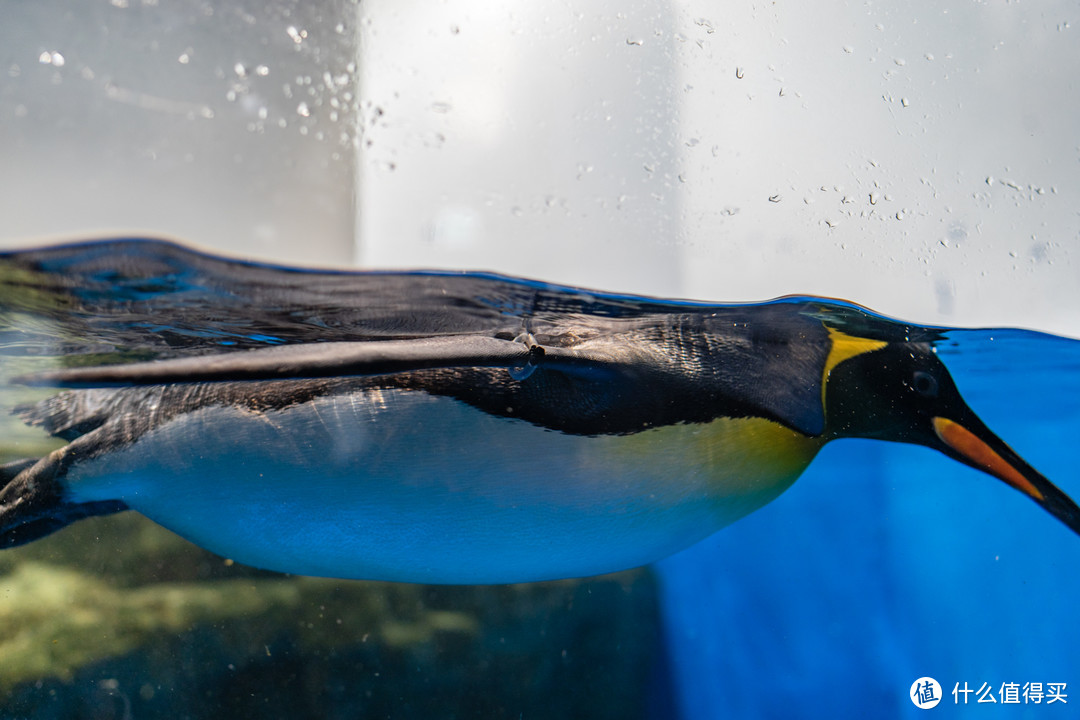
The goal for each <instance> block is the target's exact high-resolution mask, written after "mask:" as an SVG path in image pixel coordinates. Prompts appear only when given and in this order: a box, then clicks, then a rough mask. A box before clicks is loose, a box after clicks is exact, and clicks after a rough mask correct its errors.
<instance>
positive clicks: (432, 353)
mask: <svg viewBox="0 0 1080 720" xmlns="http://www.w3.org/2000/svg"><path fill="white" fill-rule="evenodd" d="M542 354H543V350H542V349H540V346H538V345H536V344H527V343H524V342H519V341H514V340H503V339H499V338H495V337H490V336H483V335H449V336H435V337H427V338H416V339H410V340H382V341H367V342H326V343H304V344H299V345H282V346H275V347H269V348H259V349H255V350H246V351H237V352H229V353H222V354H218V355H210V356H206V355H203V356H194V357H181V358H174V359H170V360H152V361H150V362H138V363H130V364H120V365H101V366H93V367H80V368H65V369H61V370H50V371H46V372H41V373H35V374H32V375H24V376H21V377H17V378H15V379H14V382H16V383H20V384H24V385H33V386H44V387H69V388H80V387H81V388H89V387H126V386H136V385H164V384H173V383H196V382H198V383H207V382H233V381H250V380H286V379H288V380H301V379H315V378H327V377H350V376H364V375H389V374H395V373H401V372H408V371H413V370H424V369H431V368H448V367H516V366H519V365H520V366H522V367H524V366H525V365H527V363H528V362H529V360H530V358H532V357H536V356H538V355H542Z"/></svg>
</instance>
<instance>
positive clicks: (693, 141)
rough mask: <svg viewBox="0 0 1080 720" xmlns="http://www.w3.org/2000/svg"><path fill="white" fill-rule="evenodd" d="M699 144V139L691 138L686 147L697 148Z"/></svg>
mask: <svg viewBox="0 0 1080 720" xmlns="http://www.w3.org/2000/svg"><path fill="white" fill-rule="evenodd" d="M698 142H699V140H698V139H697V138H690V139H689V140H687V141H686V147H697V144H698Z"/></svg>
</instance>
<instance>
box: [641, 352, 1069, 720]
mask: <svg viewBox="0 0 1080 720" xmlns="http://www.w3.org/2000/svg"><path fill="white" fill-rule="evenodd" d="M950 339H951V340H954V341H955V343H956V345H955V346H954V345H952V344H949V343H945V344H942V345H941V346H940V347H939V352H940V353H941V356H942V358H943V360H944V361H945V363H946V364H947V365H948V366H949V368H950V370H951V371H952V374H953V377H954V378H955V379H956V382H957V385H958V386H959V388H960V390H961V392H962V393H963V394H964V396H965V397H966V398H967V400H968V402H969V404H970V405H971V406H972V408H974V410H975V411H976V412H977V413H979V414H980V415H981V416H982V418H983V420H984V421H986V423H987V424H988V425H989V426H990V427H991V428H992V429H994V430H995V431H996V432H997V433H998V435H999V436H1001V437H1003V438H1004V439H1005V441H1006V442H1008V443H1009V444H1010V445H1012V446H1013V448H1014V449H1016V450H1018V451H1019V453H1020V454H1021V455H1022V456H1023V457H1024V458H1026V459H1027V460H1028V461H1029V462H1031V463H1032V464H1033V465H1034V466H1035V467H1036V468H1038V469H1039V470H1041V471H1042V472H1043V473H1044V474H1045V475H1046V476H1047V477H1049V478H1050V479H1051V480H1052V481H1053V482H1055V483H1056V484H1057V485H1058V486H1059V487H1061V488H1062V489H1063V490H1064V491H1065V492H1066V493H1069V494H1071V495H1072V496H1073V497H1076V496H1077V495H1080V473H1078V472H1077V467H1078V464H1080V444H1078V442H1077V440H1078V439H1080V342H1076V341H1069V340H1062V339H1060V338H1053V337H1049V336H1046V335H1039V334H1035V333H1026V332H1018V331H1004V332H1002V331H970V332H953V333H951V334H950ZM657 569H658V572H659V573H660V576H661V581H662V582H661V587H662V593H663V613H664V622H665V632H666V642H667V647H668V650H669V653H670V658H671V663H672V666H673V667H672V671H673V673H672V677H673V678H675V680H674V684H675V687H676V691H675V692H676V696H677V702H678V703H679V706H680V710H681V713H682V717H685V718H720V717H759V718H790V717H843V716H863V717H913V718H914V717H923V715H922V713H924V712H927V711H925V710H922V709H920V708H917V707H916V706H915V705H914V704H913V703H912V702H911V701H910V700H909V699H908V697H907V694H908V691H909V689H910V686H911V684H912V683H913V682H914V681H915V680H916V679H917V678H920V677H923V676H929V677H932V678H934V679H936V680H937V681H938V682H939V683H940V685H941V686H942V690H943V694H944V699H943V700H942V701H941V703H940V704H939V705H938V706H937V707H936V708H934V709H933V711H932V712H933V713H934V715H933V716H934V717H963V718H967V717H971V718H991V717H1008V718H1019V717H1031V718H1044V717H1066V716H1072V714H1073V713H1074V712H1075V710H1074V709H1073V708H1075V707H1076V705H1077V704H1080V651H1078V648H1080V616H1078V613H1077V599H1078V598H1080V577H1078V573H1077V570H1078V569H1080V538H1078V537H1076V536H1075V535H1074V534H1073V533H1072V532H1071V531H1069V530H1068V529H1067V528H1065V527H1064V526H1063V525H1061V523H1059V522H1057V521H1056V520H1054V519H1053V518H1051V517H1049V516H1048V515H1047V514H1046V513H1045V512H1043V510H1042V509H1040V508H1039V507H1037V506H1036V505H1035V504H1034V503H1032V502H1030V501H1029V500H1028V499H1027V498H1025V497H1023V496H1022V495H1021V494H1020V493H1017V492H1016V491H1014V490H1012V489H1011V488H1008V487H1006V486H1005V484H1003V483H1000V482H998V481H996V480H994V479H992V478H989V477H987V476H985V475H982V474H981V473H978V472H976V471H974V470H971V469H968V468H966V467H963V466H961V465H959V464H957V463H955V462H952V461H950V460H948V459H946V458H945V457H944V456H941V455H939V454H937V453H935V452H933V451H930V450H926V449H924V448H920V447H909V446H902V445H895V444H886V443H877V442H870V441H861V440H843V441H838V442H835V443H832V444H831V445H830V446H828V447H827V448H826V449H825V451H823V452H822V454H821V455H820V456H819V457H818V459H817V460H816V461H815V462H814V464H813V465H811V467H810V469H809V470H808V471H807V472H806V473H805V474H804V475H803V476H802V477H801V478H800V479H799V480H798V481H797V482H796V483H795V485H794V486H793V487H792V488H791V489H790V490H788V491H787V493H785V494H784V495H782V496H781V497H780V498H779V499H778V500H777V501H775V502H773V503H772V504H771V505H769V506H767V507H766V508H764V509H763V510H761V511H759V512H757V513H755V514H753V515H751V516H750V517H748V518H746V519H744V520H742V521H740V522H739V523H736V524H735V525H733V526H731V527H729V528H727V529H725V530H723V531H721V532H720V533H718V534H716V535H714V536H713V537H712V538H710V539H709V540H707V541H705V542H703V543H701V544H699V545H697V546H696V547H693V548H691V549H689V550H687V551H685V552H683V553H681V554H679V555H677V556H675V557H672V558H670V559H668V560H666V561H664V562H662V563H660V564H659V565H658V568H657ZM1032 682H1042V683H1043V686H1044V691H1045V689H1046V687H1047V684H1048V683H1051V682H1064V683H1067V686H1066V688H1065V692H1066V694H1068V697H1067V698H1066V699H1067V700H1068V705H1067V706H1064V705H1062V704H1061V703H1060V702H1058V703H1055V704H1053V705H1047V704H1046V703H1047V699H1046V698H1044V699H1043V701H1042V703H1041V704H1034V703H1031V702H1029V703H1028V704H1027V705H1025V704H1024V699H1023V697H1020V703H1019V704H1004V703H1003V702H1002V698H1001V696H1000V695H999V691H1000V690H1001V689H1002V688H1001V686H1002V684H1003V683H1017V684H1019V685H1020V686H1023V684H1024V683H1032ZM965 683H966V684H967V687H968V688H970V689H972V690H976V691H977V690H979V689H980V688H981V687H982V686H983V683H986V684H988V685H989V686H992V690H993V692H992V696H993V697H994V699H996V700H997V703H996V704H990V703H989V702H984V703H977V702H976V701H977V699H978V698H977V694H974V693H973V694H971V695H969V696H968V704H967V705H966V706H965V705H964V704H963V697H964V696H963V693H962V692H958V694H957V697H958V699H959V701H960V702H959V703H957V702H956V701H955V700H954V696H953V690H954V688H956V687H957V684H959V688H958V690H959V691H962V690H963V688H964V687H965ZM984 697H985V696H984Z"/></svg>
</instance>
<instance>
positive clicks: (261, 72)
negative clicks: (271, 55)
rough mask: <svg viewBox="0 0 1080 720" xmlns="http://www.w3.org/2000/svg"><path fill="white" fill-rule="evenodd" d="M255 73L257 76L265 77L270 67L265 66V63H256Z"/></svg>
mask: <svg viewBox="0 0 1080 720" xmlns="http://www.w3.org/2000/svg"><path fill="white" fill-rule="evenodd" d="M255 74H256V75H258V76H259V77H266V76H267V75H269V74H270V68H268V67H266V66H265V65H258V66H256V67H255Z"/></svg>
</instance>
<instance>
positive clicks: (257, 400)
mask: <svg viewBox="0 0 1080 720" xmlns="http://www.w3.org/2000/svg"><path fill="white" fill-rule="evenodd" d="M0 283H2V284H3V285H5V286H7V287H6V288H5V292H4V293H3V296H2V297H4V298H7V299H6V300H4V301H3V302H4V303H5V304H7V307H3V306H0V317H2V318H3V321H4V327H3V328H2V329H3V330H4V332H6V333H8V334H11V333H19V332H22V333H23V335H24V336H25V337H24V338H23V339H24V340H25V341H26V342H28V343H29V344H31V345H32V344H35V343H37V344H38V345H39V346H41V347H44V348H52V349H53V351H54V354H55V355H56V356H57V357H59V358H60V359H61V361H64V362H68V363H70V364H71V366H69V367H60V368H53V369H48V370H43V371H38V372H34V373H31V374H29V375H24V376H22V377H19V378H16V382H18V383H21V384H24V385H35V386H47V387H55V388H60V389H62V391H61V392H60V393H59V394H57V395H54V396H52V397H49V398H47V399H44V400H42V401H39V402H37V403H33V404H25V405H21V406H19V407H18V408H17V409H16V412H17V413H18V415H19V416H20V417H21V418H22V419H23V420H24V421H25V422H27V423H29V424H30V425H32V426H37V427H40V428H41V429H42V430H44V431H45V432H47V433H49V434H51V435H53V436H56V437H59V438H63V439H65V440H67V441H69V442H68V444H67V445H65V446H63V447H61V448H60V449H57V450H55V451H53V452H51V453H50V454H48V455H46V456H44V457H41V458H27V459H24V460H18V461H15V462H11V463H8V464H7V465H5V466H3V467H2V468H0V480H2V481H3V482H4V483H5V486H4V487H3V490H2V491H0V545H2V546H4V547H14V546H17V545H21V544H24V543H27V542H30V541H32V540H35V539H37V538H40V537H43V536H45V535H48V534H50V533H52V532H54V531H56V530H59V529H61V528H62V527H64V526H66V525H68V524H69V523H71V522H73V521H75V520H78V519H81V518H85V517H90V516H94V515H101V514H108V513H112V512H117V511H121V510H128V509H130V510H135V511H137V512H140V513H142V514H143V515H145V516H147V517H149V518H150V519H152V520H154V521H156V522H157V523H159V524H161V525H163V526H165V527H166V528H169V529H171V530H173V531H175V532H176V533H178V534H180V535H181V536H183V537H185V538H187V539H189V540H191V541H192V542H195V543H197V544H198V545H201V546H203V547H205V548H207V549H209V550H212V551H214V552H216V553H218V554H221V555H223V556H226V557H229V558H232V559H234V560H236V561H239V562H243V563H246V564H249V565H253V566H256V567H261V568H265V569H270V570H278V571H282V572H290V573H296V574H303V575H316V576H327V577H337V578H357V579H375V580H391V581H402V582H424V583H506V582H522V581H535V580H547V579H555V578H565V577H579V576H589V575H596V574H600V573H605V572H610V571H615V570H620V569H625V568H630V567H635V566H639V565H644V564H647V563H650V562H652V561H655V560H658V559H660V558H663V557H665V556H667V555H670V554H672V553H674V552H676V551H678V550H681V549H683V548H685V547H688V546H689V545H692V544H693V543H696V542H697V541H699V540H701V539H703V538H705V537H707V536H709V535H711V534H712V533H714V532H716V531H717V530H719V529H720V528H722V527H724V526H726V525H728V524H729V523H731V522H733V521H735V520H737V519H739V518H740V517H743V516H745V515H746V514H748V513H751V512H753V511H754V510H757V509H758V508H761V507H762V506H764V505H765V504H767V503H769V502H770V501H772V500H773V499H775V498H776V497H777V496H779V495H780V494H781V493H782V492H783V491H784V490H785V489H787V488H788V487H789V486H790V485H791V484H792V483H793V482H794V481H795V479H796V478H798V477H799V475H800V474H801V473H802V472H803V471H804V470H805V469H806V467H807V466H808V465H809V464H810V462H811V461H812V460H813V458H814V456H815V455H816V454H817V452H818V451H819V450H820V449H821V448H822V447H823V446H824V445H825V444H826V443H828V442H830V441H832V440H836V439H840V438H851V437H856V438H873V439H878V440H888V441H896V442H904V443H915V444H919V445H924V446H927V447H929V448H933V449H935V450H938V451H940V452H942V453H944V454H945V455H947V456H949V457H951V458H954V459H955V460H958V461H960V462H962V463H965V464H967V465H970V466H972V467H974V468H977V469H979V470H981V471H983V472H985V473H987V474H989V475H991V476H993V477H996V478H998V479H999V480H1002V481H1004V482H1005V483H1007V484H1009V485H1011V486H1012V487H1014V488H1016V489H1017V490H1019V491H1020V492H1022V493H1023V494H1025V495H1027V496H1028V497H1029V498H1030V499H1032V500H1034V501H1035V502H1036V503H1038V504H1039V505H1041V506H1042V507H1043V508H1045V509H1046V510H1047V511H1049V512H1050V513H1051V514H1052V515H1054V516H1055V517H1057V518H1058V519H1059V520H1061V521H1062V522H1063V523H1064V524H1065V525H1067V526H1068V527H1069V528H1071V529H1072V530H1073V531H1074V532H1077V533H1080V509H1078V508H1077V506H1076V504H1075V503H1074V502H1073V501H1072V500H1071V499H1070V498H1069V497H1068V496H1067V495H1066V494H1065V493H1063V492H1062V491H1061V490H1060V489H1058V488H1057V487H1056V486H1055V485H1053V484H1052V483H1051V482H1050V481H1049V480H1047V479H1046V478H1045V477H1043V476H1042V475H1041V474H1039V473H1038V472H1037V471H1036V470H1035V469H1033V468H1032V467H1031V466H1030V465H1028V464H1027V463H1026V462H1025V461H1024V460H1022V459H1021V458H1020V457H1019V456H1018V455H1017V453H1015V452H1014V451H1013V450H1012V449H1011V448H1009V446H1008V445H1006V444H1005V443H1004V442H1003V441H1002V440H1000V439H999V438H998V437H997V436H996V435H994V434H993V433H992V432H991V431H990V430H989V429H988V428H987V427H986V426H985V425H984V424H983V423H982V422H981V421H980V420H979V418H978V417H977V416H976V415H975V413H974V412H973V411H972V410H971V409H970V408H969V407H968V406H967V404H966V403H965V402H964V400H963V399H962V398H961V396H960V393H959V391H958V390H957V388H956V385H955V383H954V381H953V379H952V378H951V377H950V375H949V373H948V371H947V370H946V368H945V366H944V364H943V363H942V362H941V360H940V359H939V358H938V356H937V354H936V352H935V347H934V342H935V341H937V340H940V339H941V337H942V335H941V333H940V332H939V331H936V330H933V329H927V328H922V327H918V326H912V325H905V324H902V323H897V322H894V321H891V320H887V319H885V318H882V317H880V316H877V315H875V314H873V313H870V312H869V311H865V310H863V309H861V308H859V307H857V306H854V305H850V304H847V303H841V302H835V301H827V300H822V299H817V298H785V299H781V300H780V301H774V302H770V303H760V304H748V305H714V304H703V303H689V302H679V301H660V300H652V299H647V298H638V297H628V296H618V295H608V294H601V293H592V292H586V291H582V290H578V289H572V288H564V287H558V286H551V285H545V284H542V283H534V282H530V281H523V280H516V279H512V278H504V277H499V276H493V275H486V274H478V273H438V272H429V273H377V272H376V273H372V272H367V273H363V272H360V273H318V272H313V271H299V270H294V269H288V268H277V267H272V266H266V265H254V264H248V263H241V262H237V261H231V260H224V259H220V258H214V257H210V256H206V255H202V254H199V253H195V252H192V251H190V250H187V249H185V248H183V247H180V246H176V245H173V244H169V243H164V242H156V241H153V242H152V241H141V240H123V241H112V242H104V243H91V244H77V245H68V246H62V247H58V248H51V249H45V250H34V251H27V252H19V253H9V254H6V255H2V256H0ZM11 298H19V300H18V301H17V302H16V301H13V300H11ZM28 317H30V318H34V319H36V320H37V321H38V322H36V323H28V322H27V318H28ZM19 323H22V325H23V327H22V329H20V326H19ZM27 326H28V327H30V328H31V329H29V330H28V329H26V327H27ZM43 327H44V329H41V328H43ZM103 348H104V349H103ZM103 355H105V356H106V357H108V358H109V359H113V360H117V359H118V360H121V361H122V362H119V363H116V364H97V363H95V361H96V360H97V359H99V358H101V357H102V356H103ZM65 358H66V360H65ZM132 360H134V361H133V362H132ZM88 363H89V365H88Z"/></svg>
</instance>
